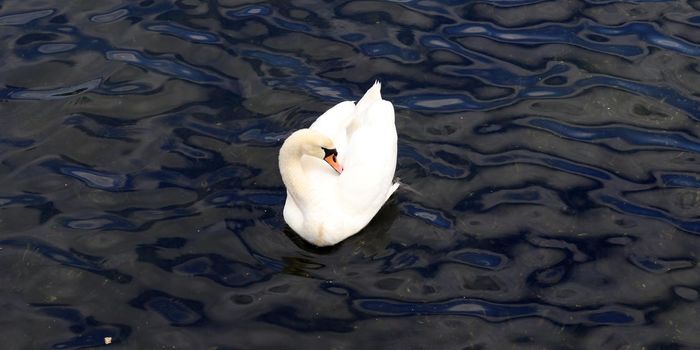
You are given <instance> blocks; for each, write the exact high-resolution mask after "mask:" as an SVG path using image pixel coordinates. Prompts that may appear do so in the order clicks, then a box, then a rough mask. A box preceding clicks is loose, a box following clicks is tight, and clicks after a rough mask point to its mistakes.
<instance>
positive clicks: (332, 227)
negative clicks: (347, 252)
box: [279, 83, 399, 246]
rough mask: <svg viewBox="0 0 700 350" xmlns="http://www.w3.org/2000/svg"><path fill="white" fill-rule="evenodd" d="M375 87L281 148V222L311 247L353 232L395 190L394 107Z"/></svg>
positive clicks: (296, 134)
mask: <svg viewBox="0 0 700 350" xmlns="http://www.w3.org/2000/svg"><path fill="white" fill-rule="evenodd" d="M380 89H381V85H380V84H379V83H375V84H374V86H373V87H372V88H370V89H369V90H368V91H367V92H366V93H365V95H364V96H363V97H362V99H361V100H360V101H359V102H358V103H357V105H355V104H354V103H353V102H352V101H346V102H341V103H339V104H337V105H335V106H334V107H333V108H331V109H329V110H328V111H326V112H325V113H324V114H323V115H321V116H320V117H319V118H318V119H317V120H316V121H315V122H314V123H313V124H312V125H311V127H310V128H309V129H301V130H298V131H296V132H294V133H293V134H292V135H291V136H289V137H288V138H287V140H285V142H284V144H283V145H282V148H281V150H280V156H279V166H280V173H281V174H282V180H283V181H284V184H285V186H286V187H287V201H286V203H285V205H284V220H285V221H286V222H287V224H288V225H289V226H290V227H291V228H292V229H293V230H294V231H295V232H296V233H298V234H299V235H300V236H301V237H302V238H304V239H305V240H307V241H309V242H310V243H312V244H315V245H317V246H328V245H333V244H336V243H338V242H340V241H342V240H344V239H346V238H348V237H350V236H352V235H353V234H355V233H357V232H358V231H360V230H361V229H362V228H364V227H365V226H366V225H367V224H368V223H369V222H370V220H372V218H373V217H374V215H375V214H377V212H378V211H379V209H381V207H382V205H384V203H385V202H386V201H387V199H389V196H391V194H392V193H394V191H395V190H396V188H397V187H398V186H399V184H398V183H394V182H393V178H394V170H395V169H396V146H397V136H396V126H395V124H394V107H393V105H392V104H391V102H388V101H385V100H382V96H381V94H380ZM335 150H337V162H336V157H335V154H333V152H334V151H335ZM324 152H325V153H324ZM329 152H330V153H329ZM324 160H326V162H328V164H327V163H326V162H324ZM338 163H339V164H338ZM329 164H330V165H331V166H329ZM334 169H335V170H334ZM339 173H340V174H339Z"/></svg>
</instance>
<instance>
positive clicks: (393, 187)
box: [384, 182, 400, 202]
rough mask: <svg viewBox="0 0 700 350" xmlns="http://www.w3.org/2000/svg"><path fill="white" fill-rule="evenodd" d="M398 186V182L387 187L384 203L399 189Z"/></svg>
mask: <svg viewBox="0 0 700 350" xmlns="http://www.w3.org/2000/svg"><path fill="white" fill-rule="evenodd" d="M399 185H400V184H399V183H398V182H394V184H393V185H391V187H389V192H387V193H386V199H385V200H384V201H385V202H386V201H388V200H389V197H391V195H392V194H394V192H396V189H398V188H399Z"/></svg>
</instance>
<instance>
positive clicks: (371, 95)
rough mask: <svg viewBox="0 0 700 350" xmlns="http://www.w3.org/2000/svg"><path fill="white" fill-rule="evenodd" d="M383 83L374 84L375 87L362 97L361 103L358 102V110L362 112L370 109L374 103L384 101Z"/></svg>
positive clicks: (376, 82)
mask: <svg viewBox="0 0 700 350" xmlns="http://www.w3.org/2000/svg"><path fill="white" fill-rule="evenodd" d="M381 90H382V83H380V82H379V80H377V81H375V82H374V85H372V87H371V88H369V90H367V92H365V95H364V96H362V98H361V99H360V101H359V102H357V110H358V111H362V110H364V109H366V108H367V107H369V106H370V105H371V104H372V103H374V102H377V101H381V100H382V93H381Z"/></svg>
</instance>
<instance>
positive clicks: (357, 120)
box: [347, 81, 393, 139]
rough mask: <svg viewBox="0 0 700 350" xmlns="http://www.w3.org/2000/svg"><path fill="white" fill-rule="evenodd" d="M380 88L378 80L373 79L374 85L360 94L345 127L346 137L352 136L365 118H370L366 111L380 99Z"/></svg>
mask: <svg viewBox="0 0 700 350" xmlns="http://www.w3.org/2000/svg"><path fill="white" fill-rule="evenodd" d="M381 89H382V84H381V83H380V82H379V81H375V82H374V85H372V87H371V88H369V90H367V92H365V95H364V96H362V98H361V99H360V101H358V102H357V106H356V107H355V115H354V117H353V118H352V121H351V123H350V124H349V125H348V128H347V134H348V139H350V138H352V134H353V133H355V131H357V130H358V129H360V127H362V125H363V124H364V123H365V122H366V120H365V119H366V118H371V114H370V113H367V111H368V110H369V108H370V106H372V105H373V104H375V103H376V102H380V101H382V94H381ZM392 111H393V107H392ZM392 115H393V113H392Z"/></svg>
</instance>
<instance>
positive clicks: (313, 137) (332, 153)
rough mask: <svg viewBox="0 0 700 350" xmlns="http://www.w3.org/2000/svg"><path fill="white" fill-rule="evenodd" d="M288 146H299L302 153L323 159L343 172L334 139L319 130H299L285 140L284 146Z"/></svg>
mask: <svg viewBox="0 0 700 350" xmlns="http://www.w3.org/2000/svg"><path fill="white" fill-rule="evenodd" d="M286 147H297V148H298V149H299V151H300V152H301V153H302V154H305V155H308V156H311V157H315V158H318V159H322V160H323V161H325V162H326V163H328V165H330V166H331V167H332V168H333V169H334V170H335V171H337V172H338V174H340V173H342V172H343V167H342V166H341V165H340V164H339V163H338V151H337V150H336V149H335V145H334V144H333V140H331V139H330V137H328V136H326V135H324V134H323V133H321V132H319V131H316V130H312V129H301V130H297V131H296V132H294V133H293V134H292V135H290V136H289V137H288V138H287V140H285V141H284V144H283V145H282V148H286Z"/></svg>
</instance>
